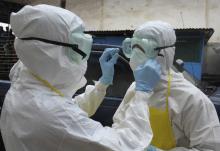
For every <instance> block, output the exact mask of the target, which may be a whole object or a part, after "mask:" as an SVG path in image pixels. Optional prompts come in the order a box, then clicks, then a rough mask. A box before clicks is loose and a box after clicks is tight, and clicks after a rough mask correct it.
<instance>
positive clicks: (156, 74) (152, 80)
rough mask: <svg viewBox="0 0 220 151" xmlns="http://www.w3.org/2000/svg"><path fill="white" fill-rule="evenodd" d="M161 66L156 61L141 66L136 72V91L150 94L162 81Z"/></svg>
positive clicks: (149, 61) (151, 60)
mask: <svg viewBox="0 0 220 151" xmlns="http://www.w3.org/2000/svg"><path fill="white" fill-rule="evenodd" d="M160 75H161V66H160V64H159V63H157V61H156V60H153V59H150V60H147V61H146V62H145V64H144V65H139V66H138V67H137V68H136V69H135V70H134V78H135V81H136V90H137V91H144V92H149V91H152V90H153V88H154V87H155V86H156V85H157V83H158V82H159V80H160Z"/></svg>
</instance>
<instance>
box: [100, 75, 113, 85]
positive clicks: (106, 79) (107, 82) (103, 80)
mask: <svg viewBox="0 0 220 151" xmlns="http://www.w3.org/2000/svg"><path fill="white" fill-rule="evenodd" d="M99 81H100V82H101V83H102V84H105V85H112V84H113V83H112V81H113V79H112V78H110V77H104V76H101V78H99Z"/></svg>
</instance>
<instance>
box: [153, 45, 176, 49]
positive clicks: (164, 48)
mask: <svg viewBox="0 0 220 151" xmlns="http://www.w3.org/2000/svg"><path fill="white" fill-rule="evenodd" d="M169 47H175V44H173V45H169V46H163V47H157V48H154V50H161V49H165V48H169Z"/></svg>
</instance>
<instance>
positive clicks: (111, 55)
mask: <svg viewBox="0 0 220 151" xmlns="http://www.w3.org/2000/svg"><path fill="white" fill-rule="evenodd" d="M118 52H119V49H118V48H106V49H105V50H104V52H103V54H102V56H101V57H100V58H99V62H100V66H101V69H102V76H101V78H100V79H99V81H100V82H101V83H103V84H106V85H109V84H112V81H113V76H114V65H115V64H116V62H117V59H118V56H119V55H118Z"/></svg>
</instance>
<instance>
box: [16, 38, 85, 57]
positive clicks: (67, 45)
mask: <svg viewBox="0 0 220 151" xmlns="http://www.w3.org/2000/svg"><path fill="white" fill-rule="evenodd" d="M19 39H21V40H38V41H42V42H45V43H50V44H54V45H58V46H64V47H70V48H72V49H73V51H75V52H77V53H78V54H80V55H81V56H82V57H83V59H84V58H85V57H86V53H84V52H83V51H82V50H80V49H79V48H78V45H76V44H68V43H63V42H58V41H53V40H48V39H43V38H37V37H27V38H19Z"/></svg>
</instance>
